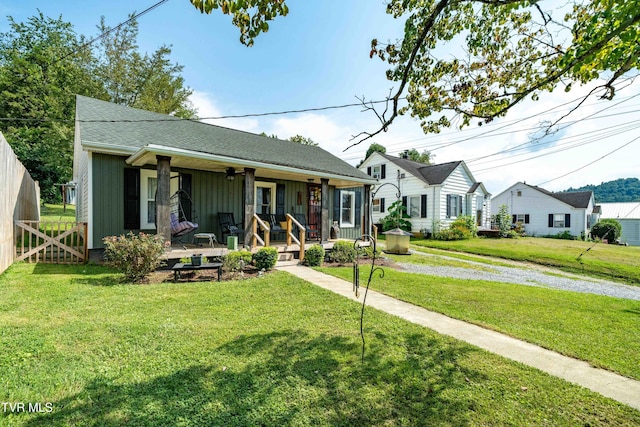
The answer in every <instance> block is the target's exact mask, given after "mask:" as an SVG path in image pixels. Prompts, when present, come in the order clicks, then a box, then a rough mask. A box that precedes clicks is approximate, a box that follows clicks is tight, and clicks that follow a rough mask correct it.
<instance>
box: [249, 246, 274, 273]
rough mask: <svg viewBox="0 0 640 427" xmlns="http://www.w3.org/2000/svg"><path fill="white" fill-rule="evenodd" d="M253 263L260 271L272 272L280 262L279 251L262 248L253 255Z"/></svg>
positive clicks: (271, 248)
mask: <svg viewBox="0 0 640 427" xmlns="http://www.w3.org/2000/svg"><path fill="white" fill-rule="evenodd" d="M253 262H254V263H255V265H256V268H257V269H258V270H262V269H265V270H271V269H272V268H273V267H275V265H276V262H278V250H277V249H276V248H273V247H267V248H261V249H260V250H259V251H258V252H256V253H255V254H253Z"/></svg>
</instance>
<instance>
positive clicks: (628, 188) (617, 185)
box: [566, 178, 640, 203]
mask: <svg viewBox="0 0 640 427" xmlns="http://www.w3.org/2000/svg"><path fill="white" fill-rule="evenodd" d="M589 190H590V191H593V195H594V197H595V199H596V203H614V202H640V179H638V178H620V179H616V180H615V181H608V182H603V183H601V184H599V185H585V186H584V187H580V188H569V189H568V190H566V191H589Z"/></svg>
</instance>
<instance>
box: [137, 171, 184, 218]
mask: <svg viewBox="0 0 640 427" xmlns="http://www.w3.org/2000/svg"><path fill="white" fill-rule="evenodd" d="M178 175H179V174H178V172H171V177H172V178H174V177H177V176H178ZM149 179H158V171H157V170H154V169H140V229H141V230H152V229H155V228H156V223H155V218H154V220H153V221H152V222H149V221H148V219H149V202H154V203H155V201H156V195H155V192H154V194H152V195H150V194H149V191H148V190H149ZM170 182H171V184H170V185H171V187H170V189H169V191H170V195H171V196H173V195H174V194H175V193H176V192H177V191H178V185H179V182H178V180H177V179H172V180H170ZM156 189H157V187H156Z"/></svg>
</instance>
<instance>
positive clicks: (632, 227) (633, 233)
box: [616, 218, 640, 246]
mask: <svg viewBox="0 0 640 427" xmlns="http://www.w3.org/2000/svg"><path fill="white" fill-rule="evenodd" d="M616 221H618V222H619V223H620V225H622V230H621V233H620V241H621V242H622V243H626V244H628V245H632V246H640V219H633V218H632V219H616Z"/></svg>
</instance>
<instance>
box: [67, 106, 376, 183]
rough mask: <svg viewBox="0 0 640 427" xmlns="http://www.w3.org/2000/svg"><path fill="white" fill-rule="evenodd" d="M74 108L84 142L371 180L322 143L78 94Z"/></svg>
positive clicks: (78, 129)
mask: <svg viewBox="0 0 640 427" xmlns="http://www.w3.org/2000/svg"><path fill="white" fill-rule="evenodd" d="M76 113H77V119H78V123H77V129H76V131H77V132H79V136H80V139H81V143H83V144H92V143H93V144H95V143H99V144H105V145H106V146H107V147H113V148H114V149H115V150H118V149H120V150H125V151H130V152H134V151H137V150H138V149H140V148H142V147H144V146H146V145H150V144H154V145H161V146H165V147H171V148H178V149H183V150H188V151H192V152H199V153H206V154H214V155H218V156H227V157H231V158H235V159H240V160H247V161H252V162H260V163H263V164H266V165H274V166H286V167H291V168H295V169H301V170H305V171H316V172H322V173H328V174H334V175H339V176H343V177H349V178H356V179H358V180H366V181H371V177H370V176H368V175H367V174H365V173H364V172H362V171H360V170H358V169H356V168H355V167H353V166H351V165H350V164H348V163H346V162H345V161H343V160H341V159H339V158H338V157H336V156H334V155H333V154H331V153H329V152H327V151H325V150H323V149H322V148H320V147H314V146H309V145H302V144H296V143H292V142H290V141H283V140H279V139H275V138H270V137H265V136H261V135H256V134H253V133H250V132H244V131H239V130H235V129H229V128H225V127H221V126H216V125H210V124H206V123H202V122H199V121H192V120H183V119H179V118H175V117H172V116H168V115H164V114H158V113H153V112H149V111H145V110H140V109H136V108H131V107H126V106H122V105H117V104H113V103H110V102H106V101H100V100H97V99H93V98H88V97H84V96H80V95H78V96H77V97H76Z"/></svg>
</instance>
